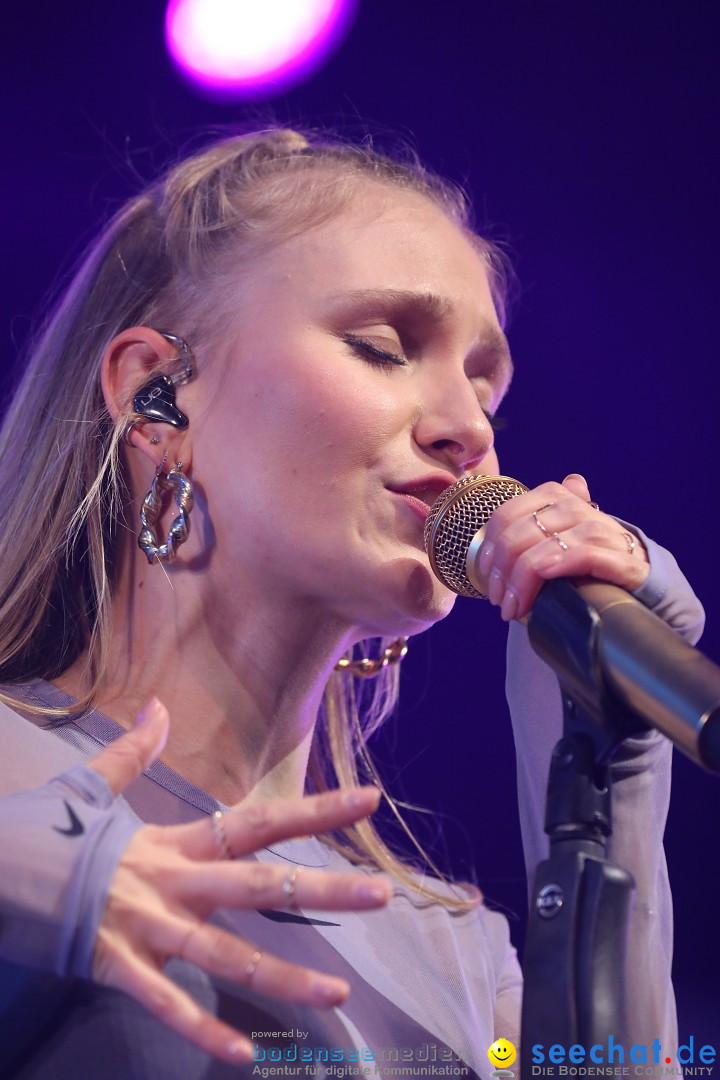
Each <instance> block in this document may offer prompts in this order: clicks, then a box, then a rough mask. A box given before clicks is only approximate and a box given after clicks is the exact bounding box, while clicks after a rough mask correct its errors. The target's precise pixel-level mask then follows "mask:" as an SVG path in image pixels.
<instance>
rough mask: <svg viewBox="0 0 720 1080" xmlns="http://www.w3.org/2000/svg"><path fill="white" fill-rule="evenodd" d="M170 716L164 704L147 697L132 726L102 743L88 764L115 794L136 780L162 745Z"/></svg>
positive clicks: (165, 738)
mask: <svg viewBox="0 0 720 1080" xmlns="http://www.w3.org/2000/svg"><path fill="white" fill-rule="evenodd" d="M169 723H170V718H169V716H168V711H167V709H166V708H165V706H164V705H163V704H162V703H161V702H160V701H158V699H157V698H151V699H150V701H149V702H148V703H147V705H145V707H144V708H143V709H142V711H141V712H140V713H139V714H138V718H137V721H136V723H135V727H134V728H133V729H132V731H129V732H128V733H127V734H126V735H121V736H120V738H119V739H116V740H115V741H114V742H112V743H110V745H109V746H106V747H105V749H104V750H103V751H101V753H99V754H98V755H97V756H96V757H94V758H91V760H90V761H89V762H88V765H89V766H90V768H91V769H94V770H95V772H97V773H100V775H101V776H104V777H105V779H106V780H107V782H108V784H109V785H110V787H111V788H112V790H113V792H114V793H115V794H116V795H119V794H120V792H121V791H124V790H125V788H126V787H128V785H130V784H131V783H132V782H133V780H137V778H138V776H140V775H141V773H143V772H144V771H145V769H146V768H147V767H148V765H149V764H150V762H151V761H152V760H153V759H154V758H156V757H157V756H158V754H159V753H160V752H161V751H162V748H163V747H164V745H165V742H166V740H167V735H168V726H169Z"/></svg>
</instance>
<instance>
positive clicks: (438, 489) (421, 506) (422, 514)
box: [388, 473, 456, 523]
mask: <svg viewBox="0 0 720 1080" xmlns="http://www.w3.org/2000/svg"><path fill="white" fill-rule="evenodd" d="M455 479H456V478H455V477H454V476H449V475H447V474H445V473H432V474H431V475H428V476H421V477H418V479H417V480H409V481H408V482H407V483H404V484H392V485H390V484H389V485H388V490H389V491H392V492H393V494H395V495H400V496H401V497H402V499H403V500H404V502H405V504H406V505H407V506H408V508H409V509H410V510H412V511H413V512H414V513H415V514H416V515H417V517H419V518H420V520H421V521H422V522H423V523H424V522H425V520H426V518H427V516H428V514H429V512H430V507H431V506H432V504H433V503H434V502H435V500H436V499H437V497H438V495H440V494H441V493H442V492H443V491H445V490H446V488H449V487H450V486H451V485H452V484H454V483H455Z"/></svg>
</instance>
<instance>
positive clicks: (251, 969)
mask: <svg viewBox="0 0 720 1080" xmlns="http://www.w3.org/2000/svg"><path fill="white" fill-rule="evenodd" d="M261 960H262V953H261V952H260V950H259V949H256V950H255V952H254V953H253V954H252V956H251V957H250V960H249V961H248V965H247V967H246V968H245V979H246V980H247V985H248V986H250V985H251V984H252V981H253V979H254V977H255V972H256V971H257V969H258V964H259V963H260V961H261Z"/></svg>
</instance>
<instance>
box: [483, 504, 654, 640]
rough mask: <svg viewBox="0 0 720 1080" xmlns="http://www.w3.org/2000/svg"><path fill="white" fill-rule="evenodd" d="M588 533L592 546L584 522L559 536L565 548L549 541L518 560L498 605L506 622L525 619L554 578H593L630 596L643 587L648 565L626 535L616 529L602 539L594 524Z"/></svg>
mask: <svg viewBox="0 0 720 1080" xmlns="http://www.w3.org/2000/svg"><path fill="white" fill-rule="evenodd" d="M589 529H590V530H591V532H592V535H593V537H594V539H593V541H592V542H585V541H584V540H583V538H582V534H583V531H587V530H588V523H586V522H583V523H581V524H580V525H578V526H576V527H575V528H574V529H569V530H567V531H566V532H563V533H561V534H560V538H561V539H563V541H564V542H565V543H566V544H567V547H566V548H564V549H563V548H561V547H560V546H559V544H558V543H557V542H556V541H555V540H554V539H553V538H549V539H548V540H546V541H544V542H543V543H542V544H539V545H538V546H536V547H534V548H532V549H530V550H529V551H527V552H525V553H524V554H523V555H522V556H521V557H520V558H519V559H518V560H517V562H516V564H515V566H514V567H513V572H512V575H511V577H510V580H509V581H508V583H507V586H506V593H505V595H504V596H503V597H502V598H501V600H500V601H499V602H500V605H501V607H500V611H501V615H502V617H503V618H504V619H522V618H524V617H525V615H527V613H528V612H529V610H530V608H531V607H532V605H533V603H534V602H535V599H536V597H537V594H538V592H539V591H540V589H541V588H542V586H543V584H544V582H545V581H547V580H550V579H552V578H558V577H568V578H579V577H592V578H595V579H597V580H600V581H607V582H609V583H610V584H611V585H620V586H621V587H622V588H624V589H628V590H629V591H631V592H632V591H634V590H635V589H638V588H639V587H640V586H641V585H642V584H643V582H644V581H645V579H646V578H647V575H648V573H649V565H648V563H647V562H646V561H645V560H644V559H643V558H642V557H637V556H636V555H635V553H634V552H632V553H631V552H630V551H629V549H628V545H627V543H626V541H625V539H624V536H623V533H621V532H620V531H619V530H618V529H617V528H616V529H615V530H614V531H612V530H608V531H607V532H606V534H605V535H604V536H603V537H602V539H600V538H598V537H597V525H596V524H595V523H594V522H593V523H591V524H590V525H589Z"/></svg>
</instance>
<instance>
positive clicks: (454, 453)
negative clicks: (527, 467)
mask: <svg viewBox="0 0 720 1080" xmlns="http://www.w3.org/2000/svg"><path fill="white" fill-rule="evenodd" d="M429 389H430V390H431V392H430V393H429V394H428V397H427V399H426V403H425V404H423V405H421V406H420V407H419V408H418V412H417V415H416V420H415V426H414V437H415V442H416V443H417V445H418V446H419V447H420V448H421V450H422V451H423V452H424V453H425V454H426V455H428V456H430V457H432V458H434V460H436V461H438V462H440V463H441V464H442V465H444V466H445V467H449V468H450V469H451V470H452V471H453V472H455V473H457V474H458V475H461V474H462V473H466V472H470V471H472V470H473V469H474V468H475V466H476V465H478V464H479V462H481V461H482V460H483V458H484V457H485V456H486V455H487V454H488V453H489V452H490V451H491V450H492V448H493V443H494V441H495V433H494V431H493V429H492V426H491V424H490V420H489V418H488V416H487V414H486V413H485V412H484V411H483V409H482V407H481V405H480V402H479V401H478V398H477V394H476V392H475V389H474V387H473V385H472V383H471V382H470V381H469V379H467V378H465V377H464V376H463V377H462V378H460V379H450V378H445V379H443V380H442V381H441V382H439V383H438V382H434V384H433V386H432V388H429Z"/></svg>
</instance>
